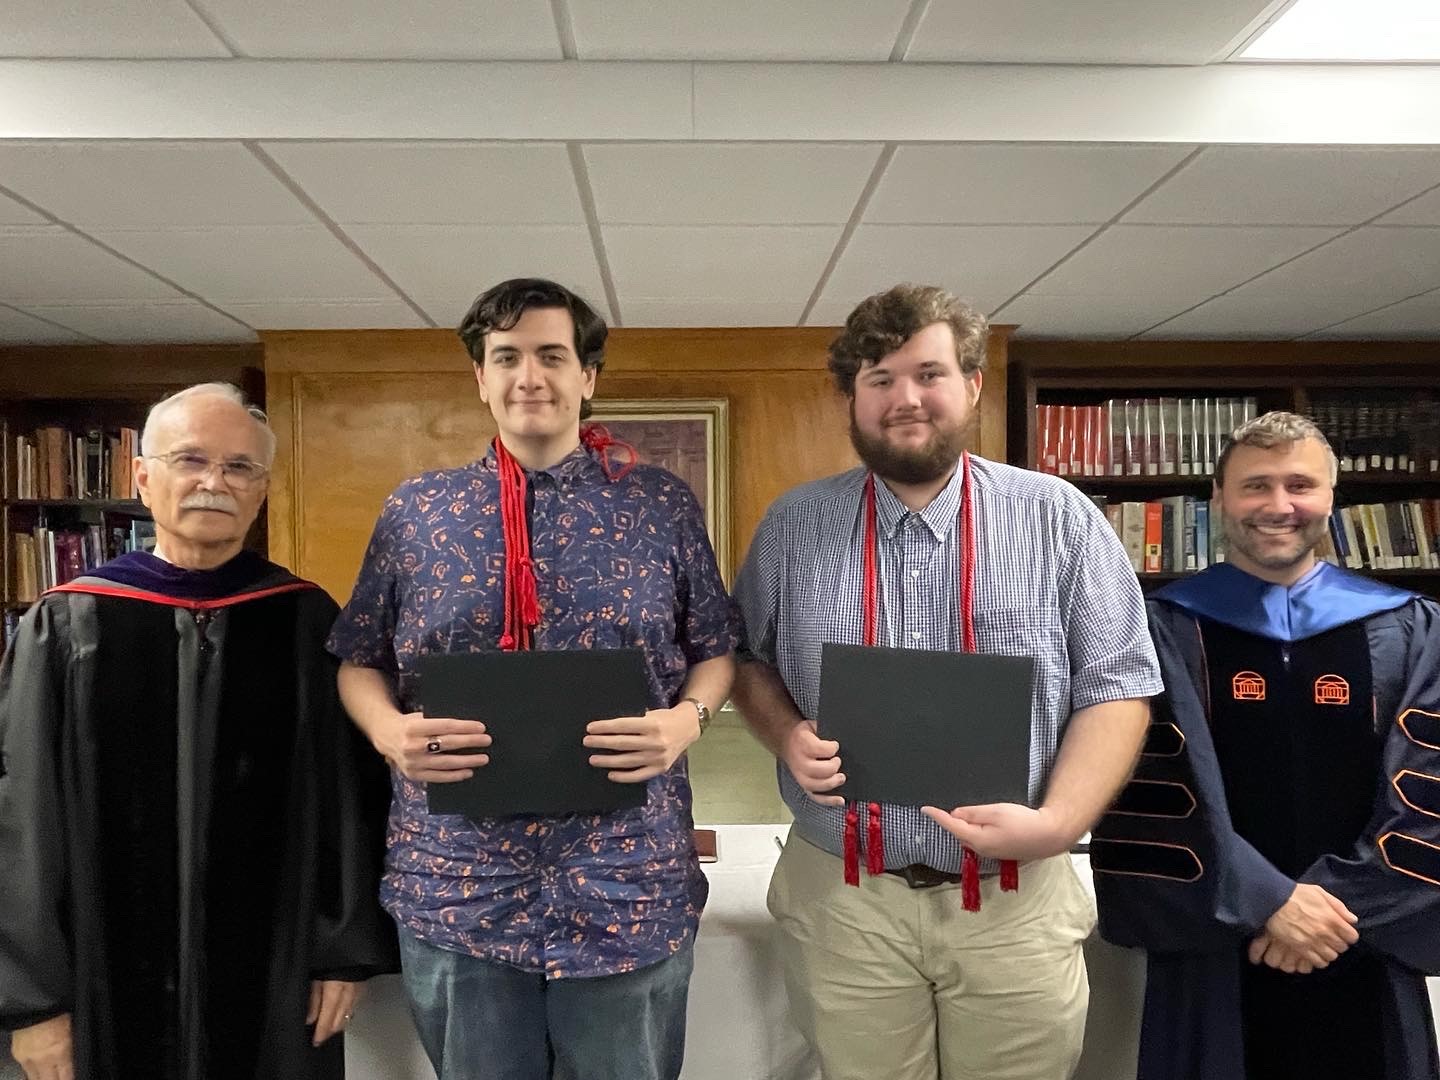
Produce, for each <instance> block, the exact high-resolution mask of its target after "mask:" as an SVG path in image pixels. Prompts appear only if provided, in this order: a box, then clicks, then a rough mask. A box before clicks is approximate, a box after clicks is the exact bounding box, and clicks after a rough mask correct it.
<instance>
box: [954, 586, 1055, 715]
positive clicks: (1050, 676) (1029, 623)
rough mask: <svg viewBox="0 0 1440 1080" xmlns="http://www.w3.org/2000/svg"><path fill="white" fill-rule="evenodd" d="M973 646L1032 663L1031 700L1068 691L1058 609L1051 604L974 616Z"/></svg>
mask: <svg viewBox="0 0 1440 1080" xmlns="http://www.w3.org/2000/svg"><path fill="white" fill-rule="evenodd" d="M975 644H976V648H977V649H978V650H979V651H980V652H983V653H994V654H998V655H1002V656H1029V657H1032V658H1033V659H1034V661H1035V691H1036V697H1035V700H1037V701H1043V700H1045V699H1046V698H1047V697H1049V696H1052V693H1051V692H1053V691H1058V692H1068V690H1067V687H1068V684H1069V676H1070V668H1069V660H1068V653H1067V651H1066V647H1065V626H1064V624H1063V623H1062V622H1061V620H1060V609H1059V608H1058V607H1054V606H1051V605H1040V606H1038V607H1037V606H1031V607H1010V608H996V609H993V610H990V611H977V612H976V613H975Z"/></svg>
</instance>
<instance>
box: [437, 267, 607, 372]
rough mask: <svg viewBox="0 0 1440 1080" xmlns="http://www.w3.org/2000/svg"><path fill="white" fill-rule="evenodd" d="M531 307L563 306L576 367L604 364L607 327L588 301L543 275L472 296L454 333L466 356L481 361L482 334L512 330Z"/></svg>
mask: <svg viewBox="0 0 1440 1080" xmlns="http://www.w3.org/2000/svg"><path fill="white" fill-rule="evenodd" d="M531 308H564V309H565V310H566V311H568V312H569V313H570V318H571V320H572V321H573V322H574V323H575V355H576V356H578V357H579V358H580V366H581V367H586V368H594V369H595V370H596V371H597V372H598V371H599V370H600V369H601V368H602V367H604V366H605V338H606V337H607V336H608V335H609V333H610V329H609V327H607V326H606V325H605V320H604V319H602V318H601V317H600V316H599V315H598V314H597V313H596V311H595V309H594V308H592V307H591V306H590V305H589V304H587V303H586V302H585V301H584V300H582V299H580V297H578V296H576V295H575V294H574V293H573V292H571V291H570V290H569V289H567V288H565V286H564V285H557V284H556V283H555V282H553V281H546V280H545V279H544V278H511V279H510V280H509V281H502V282H501V283H500V284H499V285H496V286H494V287H493V288H490V289H486V290H485V291H484V292H483V293H481V294H480V295H479V296H477V297H476V298H475V302H474V303H473V304H471V305H470V310H469V311H467V312H465V317H464V318H463V319H461V320H460V325H459V327H457V328H456V333H458V334H459V335H460V340H461V341H463V342H464V343H465V350H466V352H468V353H469V354H470V359H471V360H473V361H475V363H477V364H483V363H485V337H486V335H487V334H489V333H490V332H491V331H492V330H513V329H514V328H515V324H516V323H518V322H519V321H520V319H521V317H522V316H523V315H524V314H525V312H527V311H529V310H530V309H531Z"/></svg>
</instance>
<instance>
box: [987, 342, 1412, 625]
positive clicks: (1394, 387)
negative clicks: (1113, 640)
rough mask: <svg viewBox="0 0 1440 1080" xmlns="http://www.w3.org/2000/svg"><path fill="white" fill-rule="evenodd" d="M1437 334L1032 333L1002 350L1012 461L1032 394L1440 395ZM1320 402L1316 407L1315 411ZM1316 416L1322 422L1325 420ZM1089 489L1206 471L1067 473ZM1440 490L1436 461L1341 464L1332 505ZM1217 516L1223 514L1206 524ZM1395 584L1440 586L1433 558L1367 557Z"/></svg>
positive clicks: (1089, 401)
mask: <svg viewBox="0 0 1440 1080" xmlns="http://www.w3.org/2000/svg"><path fill="white" fill-rule="evenodd" d="M1437 372H1440V343H1434V342H1222V341H1213V342H1212V341H1205V342H1196V341H1179V342H1164V341H1124V342H1094V341H1087V342H1060V341H1045V342H1032V341H1026V340H1025V339H1024V338H1019V339H1016V340H1013V341H1012V342H1011V343H1010V350H1009V380H1010V383H1009V387H1008V390H1009V394H1008V397H1009V402H1010V410H1009V427H1008V431H1007V436H1008V439H1007V445H1008V449H1009V460H1010V462H1011V464H1014V465H1019V466H1022V467H1025V468H1032V469H1033V468H1036V467H1037V464H1038V459H1037V447H1038V442H1039V434H1040V433H1039V432H1038V431H1037V423H1036V406H1037V405H1045V404H1051V405H1098V404H1101V403H1103V402H1105V401H1107V400H1112V399H1124V398H1129V399H1137V398H1196V397H1217V398H1220V397H1224V398H1244V397H1251V398H1254V399H1255V401H1256V406H1257V411H1258V412H1261V413H1263V412H1266V411H1268V410H1271V409H1286V410H1289V411H1292V412H1297V413H1301V414H1302V415H1308V416H1312V417H1314V418H1316V419H1322V420H1323V419H1324V416H1323V413H1324V410H1325V408H1326V406H1327V403H1331V402H1334V401H1336V400H1339V399H1345V400H1349V399H1354V400H1357V401H1358V400H1361V399H1364V400H1365V401H1367V403H1368V402H1373V401H1379V402H1403V401H1404V400H1406V399H1411V398H1416V397H1422V396H1426V395H1428V396H1429V397H1430V398H1431V399H1433V398H1435V397H1437V396H1440V386H1437V384H1440V378H1437ZM1317 411H1318V413H1319V414H1321V415H1317ZM1321 426H1322V427H1327V425H1326V424H1325V423H1323V422H1322V424H1321ZM1067 479H1069V480H1070V481H1071V482H1072V483H1074V484H1075V485H1076V486H1077V487H1079V488H1080V489H1081V490H1083V491H1085V492H1086V493H1087V494H1091V495H1094V496H1099V497H1104V498H1106V499H1108V500H1110V501H1112V502H1125V501H1139V502H1148V501H1152V500H1158V499H1161V498H1163V497H1166V496H1176V495H1180V496H1189V497H1190V498H1192V499H1196V500H1204V499H1205V498H1206V497H1207V496H1208V494H1209V491H1210V489H1211V484H1212V481H1211V478H1210V476H1208V475H1199V476H1197V475H1182V474H1179V473H1178V472H1177V473H1171V474H1160V475H1138V476H1136V475H1123V476H1114V475H1104V476H1099V475H1097V476H1084V475H1077V476H1069V477H1067ZM1437 498H1440V473H1430V472H1428V470H1427V469H1426V468H1423V467H1422V468H1421V469H1419V470H1418V471H1416V472H1414V473H1410V472H1399V471H1395V470H1391V471H1384V472H1381V471H1366V472H1342V473H1341V475H1340V479H1339V482H1338V484H1337V485H1336V506H1337V507H1349V506H1356V505H1359V504H1374V503H1392V502H1399V503H1404V502H1408V501H1411V500H1416V499H1437ZM1214 527H1218V522H1215V523H1213V524H1212V528H1214ZM1360 572H1362V573H1366V574H1369V575H1371V576H1374V577H1376V578H1380V579H1383V580H1386V581H1391V582H1393V583H1395V584H1397V585H1401V586H1403V587H1406V588H1411V589H1414V590H1415V591H1417V592H1424V593H1427V594H1429V595H1432V596H1437V597H1440V570H1437V569H1430V568H1423V567H1408V568H1405V569H1364V570H1362V571H1360ZM1185 574H1186V572H1185V571H1167V572H1161V573H1140V574H1139V575H1138V576H1139V578H1140V580H1141V582H1142V584H1143V585H1144V586H1145V587H1146V588H1149V587H1152V586H1157V585H1160V584H1163V583H1165V582H1168V581H1174V580H1176V579H1177V578H1180V577H1184V576H1185Z"/></svg>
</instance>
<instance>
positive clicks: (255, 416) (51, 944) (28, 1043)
mask: <svg viewBox="0 0 1440 1080" xmlns="http://www.w3.org/2000/svg"><path fill="white" fill-rule="evenodd" d="M141 451H142V453H141V456H140V457H138V458H136V459H135V461H134V470H135V477H136V481H137V484H138V487H139V490H140V494H141V498H142V499H143V500H144V502H145V504H146V505H147V506H148V507H149V508H150V510H151V512H152V513H153V515H154V518H155V531H156V538H157V544H156V548H155V551H154V553H153V554H151V553H147V552H138V551H137V552H131V553H129V554H127V555H123V556H121V557H120V558H118V559H115V560H113V561H111V562H109V563H107V564H106V565H104V566H102V567H100V568H98V569H97V570H95V571H93V572H92V573H91V574H89V575H87V576H86V577H83V578H80V579H78V580H76V581H74V582H71V583H70V584H69V585H65V586H61V587H60V588H58V589H54V590H51V591H50V592H49V593H47V594H46V595H45V596H44V597H42V598H41V600H40V602H39V603H38V604H36V605H35V606H34V607H33V608H32V609H31V610H30V611H29V612H28V613H27V614H26V616H25V619H24V621H23V623H22V624H21V628H20V631H19V633H18V634H17V635H16V638H15V641H14V644H13V646H12V648H11V649H10V651H9V653H8V654H7V655H6V657H5V661H4V666H3V668H0V750H3V754H4V757H3V762H4V767H3V770H0V865H3V866H4V867H5V871H4V874H3V876H0V1027H4V1028H8V1029H10V1030H12V1031H14V1033H15V1034H14V1038H13V1040H12V1052H13V1054H14V1056H15V1058H16V1060H17V1061H19V1063H20V1064H21V1066H22V1067H23V1068H24V1070H25V1074H26V1076H27V1077H28V1078H29V1080H71V1078H73V1077H85V1078H95V1080H112V1078H113V1080H130V1078H135V1080H139V1078H142V1077H143V1078H145V1080H151V1078H161V1080H224V1078H233V1080H268V1078H273V1077H282V1076H283V1077H286V1078H287V1080H321V1078H334V1077H340V1076H342V1075H343V1074H344V1050H343V1047H342V1045H341V1043H342V1040H341V1039H340V1038H339V1037H338V1036H339V1035H340V1033H341V1032H343V1031H344V1029H345V1025H346V1022H347V1021H348V1020H349V1019H350V1015H351V1012H352V1010H353V1008H354V1006H355V1001H356V998H357V994H358V990H359V984H360V982H361V980H363V979H366V978H368V977H369V976H370V975H373V974H376V973H378V972H382V971H388V970H393V969H394V968H395V966H396V964H397V957H396V955H395V935H394V928H393V926H392V925H391V924H390V921H389V919H388V918H387V917H386V916H385V914H384V912H383V911H382V910H381V909H380V906H379V903H378V899H377V896H378V886H379V873H380V858H381V854H382V850H383V845H384V813H385V803H386V786H385V778H384V772H383V768H382V767H381V763H380V760H379V758H378V757H376V756H375V755H374V754H373V753H371V752H370V750H369V747H368V746H366V745H365V743H364V740H363V739H361V738H360V737H359V736H358V735H357V734H356V732H355V730H354V728H353V727H352V725H351V724H350V723H349V721H348V720H347V719H346V718H345V715H344V713H343V711H342V710H341V708H340V703H339V699H338V696H337V692H336V686H335V671H336V666H337V665H336V663H335V662H334V661H333V660H332V659H330V658H329V656H328V654H327V653H326V652H325V648H324V642H325V635H326V634H327V632H328V631H329V628H330V624H331V622H332V621H333V620H334V617H335V613H336V607H335V604H334V602H333V601H332V600H331V599H330V598H329V597H328V596H326V595H325V593H324V592H323V591H321V590H320V589H319V588H318V587H317V586H315V585H313V584H312V583H310V582H307V581H302V580H300V579H298V578H296V577H294V576H293V575H291V574H290V573H288V572H287V571H285V570H284V569H282V568H281V567H279V566H276V565H274V564H273V563H270V562H267V561H266V560H265V559H263V558H261V557H260V556H259V555H256V554H255V553H253V552H250V551H246V550H245V549H244V546H243V545H244V540H245V536H246V533H247V531H248V530H249V528H250V526H251V525H252V524H253V523H254V521H255V518H256V515H257V514H258V513H259V510H260V506H261V504H262V503H263V502H264V500H265V494H266V491H267V486H268V477H269V473H270V466H271V464H272V461H273V458H274V453H275V436H274V434H273V433H272V432H271V431H270V429H269V428H268V427H267V426H266V423H265V414H264V413H262V412H260V410H258V409H256V408H253V407H250V406H247V405H246V404H245V402H244V398H243V397H242V396H241V394H240V392H239V391H238V390H237V389H235V388H234V387H233V386H229V385H228V384H220V383H212V384H205V385H202V386H195V387H191V388H189V389H188V390H183V391H181V392H180V393H178V394H175V395H174V396H172V397H170V398H167V399H166V400H165V401H162V402H161V403H160V404H158V405H156V406H155V408H154V409H153V410H152V411H151V413H150V416H149V419H148V420H147V422H146V424H145V431H144V434H143V437H142V439H141Z"/></svg>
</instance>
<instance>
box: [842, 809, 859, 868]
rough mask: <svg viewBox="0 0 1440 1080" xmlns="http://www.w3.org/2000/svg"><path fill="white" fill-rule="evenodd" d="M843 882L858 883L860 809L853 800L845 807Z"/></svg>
mask: <svg viewBox="0 0 1440 1080" xmlns="http://www.w3.org/2000/svg"><path fill="white" fill-rule="evenodd" d="M845 884H846V885H857V886H858V885H859V884H860V809H859V804H858V803H853V802H852V803H849V804H847V805H846V807H845Z"/></svg>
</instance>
